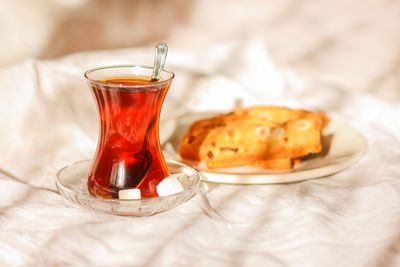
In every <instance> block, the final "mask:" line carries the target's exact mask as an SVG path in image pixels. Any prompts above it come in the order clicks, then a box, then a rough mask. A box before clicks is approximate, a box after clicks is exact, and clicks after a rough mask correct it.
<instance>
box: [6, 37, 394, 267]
mask: <svg viewBox="0 0 400 267" xmlns="http://www.w3.org/2000/svg"><path fill="white" fill-rule="evenodd" d="M152 53H153V48H152V47H144V48H142V49H124V50H112V51H97V52H90V53H81V54H75V55H71V56H68V57H64V58H61V59H58V60H52V61H37V60H33V59H32V60H26V61H24V62H21V63H19V64H16V65H12V66H7V67H3V68H1V69H0V106H1V112H0V149H1V156H0V194H1V202H0V203H1V204H0V259H1V260H2V261H3V262H4V264H8V265H10V266H106V265H111V266H399V265H400V253H399V250H400V228H399V225H400V182H399V180H398V179H399V178H400V138H399V136H400V135H399V133H400V107H399V106H398V105H397V106H396V105H395V104H393V103H396V101H392V102H391V103H389V102H384V101H383V100H379V99H377V98H375V97H374V96H373V95H368V94H364V93H352V92H349V91H346V90H345V89H343V88H338V87H335V86H331V85H329V84H315V83H313V82H312V81H307V80H305V79H303V78H302V77H301V76H299V75H297V74H296V73H293V72H291V70H290V69H289V68H287V67H285V66H276V65H275V64H274V61H273V60H271V59H270V57H269V54H268V51H267V50H266V49H265V46H263V45H262V44H261V43H260V42H259V41H257V39H250V40H246V41H242V42H232V43H228V44H214V45H210V46H209V47H206V48H202V51H193V50H187V51H183V50H174V47H170V54H169V56H168V59H167V68H168V69H170V70H172V71H174V72H175V73H176V78H175V80H174V82H173V84H172V86H171V89H170V91H169V92H168V95H167V98H166V101H165V104H164V108H163V112H162V119H166V118H169V119H170V118H174V117H177V116H179V115H182V114H185V113H186V112H190V111H206V110H227V109H231V108H233V107H235V106H236V105H237V104H238V103H240V104H242V105H244V106H249V105H255V104H277V105H285V106H290V107H301V108H306V109H320V110H323V111H325V112H327V113H328V115H329V116H330V117H331V118H334V119H338V120H341V121H344V122H347V123H348V124H350V125H352V126H353V127H354V128H356V129H358V130H359V131H360V132H361V133H362V134H363V135H364V136H365V138H366V140H367V143H368V151H367V153H366V155H365V156H364V157H363V158H362V159H361V160H360V161H359V162H358V163H357V164H355V165H354V166H352V167H350V168H349V169H346V170H344V171H342V172H340V173H337V174H334V175H331V176H328V177H325V178H321V179H315V180H308V181H304V182H298V183H293V184H277V185H257V186H256V185H248V186H239V185H217V184H205V185H203V189H204V190H203V193H199V194H197V195H196V196H195V197H194V198H192V199H191V200H190V201H188V202H187V203H185V204H183V205H181V206H179V207H177V208H175V209H173V210H170V211H168V212H164V213H160V214H156V215H154V216H151V217H121V216H114V215H108V214H104V213H101V212H97V211H93V210H88V209H85V208H82V207H79V206H77V205H75V204H73V203H70V202H68V201H67V200H65V199H64V198H63V197H62V196H61V195H60V194H58V192H57V191H56V187H55V183H54V178H55V174H56V172H57V171H58V170H59V169H60V168H61V167H63V166H65V165H67V164H68V163H71V162H75V161H78V160H82V159H87V158H90V157H91V156H92V154H93V152H94V150H95V146H96V142H97V112H96V108H95V105H94V100H93V99H92V96H91V94H90V92H89V89H88V88H87V86H86V84H85V81H84V78H83V72H84V71H85V70H86V69H88V68H91V67H95V66H100V65H109V64H121V63H142V64H152V61H153V56H152ZM397 103H398V101H397Z"/></svg>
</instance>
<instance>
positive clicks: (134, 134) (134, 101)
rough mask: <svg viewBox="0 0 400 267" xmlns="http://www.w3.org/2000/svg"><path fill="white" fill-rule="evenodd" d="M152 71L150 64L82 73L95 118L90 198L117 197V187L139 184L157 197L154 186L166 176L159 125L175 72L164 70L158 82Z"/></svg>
mask: <svg viewBox="0 0 400 267" xmlns="http://www.w3.org/2000/svg"><path fill="white" fill-rule="evenodd" d="M151 73H152V68H151V67H143V66H115V67H104V68H97V69H92V70H89V71H87V72H86V73H85V77H86V79H87V81H88V84H89V86H90V88H91V91H92V93H93V95H94V97H95V100H96V103H97V106H98V111H99V116H100V132H99V141H98V144H97V149H96V153H95V157H94V158H93V161H92V165H91V168H90V170H89V174H88V189H89V192H90V193H91V194H92V195H94V196H98V197H105V198H118V191H119V190H121V189H131V188H139V189H140V191H141V196H142V198H147V197H156V196H158V195H157V192H156V186H157V185H158V183H160V182H161V181H162V180H163V179H164V178H165V177H167V176H168V175H169V171H168V167H167V165H166V163H165V159H164V157H163V154H162V151H161V146H160V142H159V133H158V124H159V118H160V112H161V108H162V105H163V102H164V98H165V96H166V94H167V91H168V89H169V86H170V85H171V82H172V80H173V78H174V74H173V73H172V72H168V71H163V73H162V76H161V79H160V80H158V81H152V80H151V78H150V76H151Z"/></svg>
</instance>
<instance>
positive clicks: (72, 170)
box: [56, 160, 200, 216]
mask: <svg viewBox="0 0 400 267" xmlns="http://www.w3.org/2000/svg"><path fill="white" fill-rule="evenodd" d="M166 162H167V166H168V168H169V171H170V173H171V174H177V173H184V174H186V175H183V176H178V177H179V178H178V180H179V182H180V183H181V184H182V187H183V189H184V190H183V191H182V192H180V193H177V194H173V195H169V196H163V197H154V198H145V199H137V200H127V199H121V200H119V199H107V198H98V197H94V196H92V195H90V194H89V191H88V189H87V173H88V170H89V166H90V160H84V161H78V162H75V163H72V164H70V165H68V166H66V167H64V168H62V169H61V170H60V171H59V172H58V173H57V174H56V186H57V189H58V191H59V192H60V194H61V195H63V196H64V197H65V198H66V199H67V200H69V201H72V202H74V203H76V204H79V205H81V206H83V207H86V208H90V209H94V210H99V211H103V212H106V213H110V214H116V215H130V216H149V215H153V214H155V213H159V212H163V211H167V210H170V209H172V208H174V207H177V206H179V205H180V204H182V203H184V202H186V201H187V200H189V199H190V198H192V197H193V196H194V195H195V194H196V191H197V189H198V187H199V182H200V177H199V173H198V172H197V171H196V170H195V169H193V168H191V167H189V166H187V165H185V164H183V163H180V162H177V161H174V160H166Z"/></svg>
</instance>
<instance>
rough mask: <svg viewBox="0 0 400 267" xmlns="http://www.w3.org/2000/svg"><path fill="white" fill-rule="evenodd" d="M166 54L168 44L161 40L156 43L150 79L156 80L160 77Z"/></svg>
mask: <svg viewBox="0 0 400 267" xmlns="http://www.w3.org/2000/svg"><path fill="white" fill-rule="evenodd" d="M167 54H168V46H167V45H166V44H165V43H163V42H161V43H158V44H157V45H156V53H155V57H154V66H153V73H152V75H151V80H152V81H157V80H159V79H160V78H161V72H162V70H163V69H164V65H165V60H166V58H167Z"/></svg>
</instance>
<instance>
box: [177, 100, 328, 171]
mask: <svg viewBox="0 0 400 267" xmlns="http://www.w3.org/2000/svg"><path fill="white" fill-rule="evenodd" d="M327 123H328V118H327V116H326V114H324V113H314V112H309V111H305V110H294V109H288V108H284V107H274V106H258V107H250V108H247V109H242V108H240V109H235V110H234V111H232V112H230V113H227V114H222V115H219V116H216V117H213V118H207V119H202V120H199V121H196V122H194V123H193V124H192V125H191V126H190V128H189V130H188V132H187V133H186V134H185V136H184V137H183V139H182V142H181V146H180V150H179V153H180V155H181V157H182V158H183V159H190V160H198V161H204V162H205V163H206V166H207V168H210V169H215V168H224V167H231V166H239V165H249V166H260V167H264V168H269V169H290V168H292V166H293V163H294V160H293V159H299V158H301V157H303V156H305V155H308V154H311V153H318V152H320V151H321V149H322V146H321V131H322V129H323V128H324V127H325V126H326V124H327Z"/></svg>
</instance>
